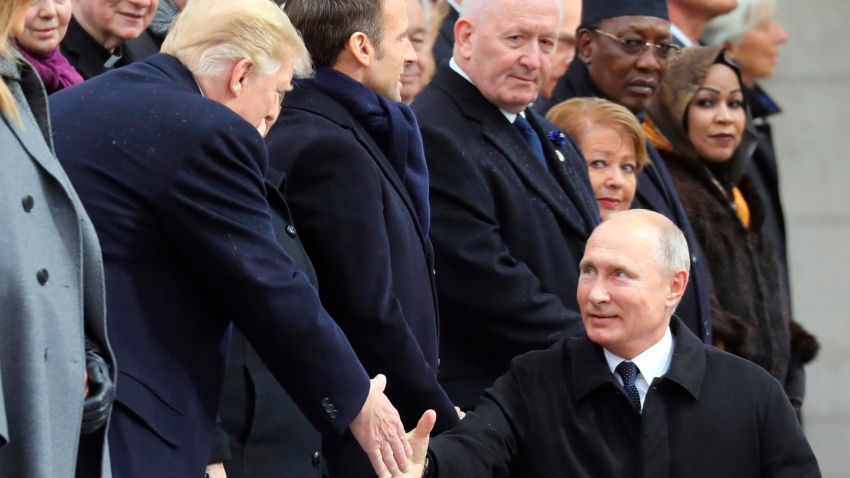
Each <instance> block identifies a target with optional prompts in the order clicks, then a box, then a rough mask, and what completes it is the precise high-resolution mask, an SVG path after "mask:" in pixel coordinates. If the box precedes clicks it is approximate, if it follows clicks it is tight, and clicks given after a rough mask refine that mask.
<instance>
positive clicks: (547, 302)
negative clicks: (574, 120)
mask: <svg viewBox="0 0 850 478" xmlns="http://www.w3.org/2000/svg"><path fill="white" fill-rule="evenodd" d="M464 6H465V10H464V12H465V13H464V15H463V16H462V17H461V19H460V20H459V21H458V26H457V29H456V31H457V32H459V33H460V35H459V36H458V37H457V38H456V43H455V52H454V57H453V58H452V60H451V62H450V63H449V64H444V65H442V66H441V67H440V68H439V69H438V71H437V74H436V77H435V78H434V80H433V81H432V83H431V84H430V85H429V86H428V87H427V88H426V89H425V90H424V91H423V92H422V93H421V94H420V96H419V97H418V98H417V99H416V101H415V103H414V110H415V111H416V114H417V117H418V118H419V123H420V126H421V129H422V136H423V140H424V142H425V154H426V157H427V158H428V167H429V171H430V175H431V207H432V212H433V218H432V220H433V225H432V229H431V237H432V240H433V241H434V245H435V249H436V256H437V288H438V292H439V298H440V313H441V350H442V363H441V367H440V380H441V382H442V383H443V386H444V387H446V390H447V391H448V392H449V396H451V397H452V399H453V400H455V401H456V402H457V403H458V404H459V405H460V406H461V407H462V408H467V409H468V408H471V407H472V406H473V405H474V404H475V402H476V401H477V399H478V396H479V395H480V393H481V392H482V391H483V390H484V389H485V388H486V387H488V386H490V385H491V384H492V383H493V381H494V380H495V379H496V377H498V376H499V375H501V374H502V373H504V372H505V370H507V368H508V365H509V363H510V360H511V359H512V358H513V357H515V356H516V355H519V354H522V353H524V352H527V351H529V350H535V349H542V348H546V347H549V346H550V345H552V344H553V343H555V342H556V341H557V340H558V338H559V337H560V336H562V335H565V334H567V335H572V334H577V333H580V332H581V321H580V317H579V314H578V305H577V304H576V302H575V297H574V296H573V294H572V293H571V292H570V291H571V290H573V289H574V288H575V286H576V283H577V280H578V261H579V259H580V258H581V251H582V250H583V249H584V244H585V240H586V239H587V237H588V236H589V235H590V231H591V230H592V229H593V227H594V226H595V225H596V223H597V222H598V221H599V213H598V210H597V208H596V203H595V199H594V197H593V193H592V191H591V188H590V182H589V180H588V178H587V167H586V166H585V165H584V160H583V158H582V157H581V155H580V154H579V153H578V150H577V148H576V146H575V145H574V143H573V142H572V141H571V140H570V139H569V137H567V136H566V135H565V134H564V133H562V132H561V131H560V130H559V129H558V128H557V127H556V126H554V125H552V124H551V123H548V122H547V121H545V120H544V119H542V118H541V117H540V116H538V115H536V114H534V113H533V112H531V111H530V110H528V109H527V106H528V104H529V103H530V102H531V101H532V100H533V99H534V97H535V96H536V94H537V92H538V91H539V88H540V85H541V84H542V82H543V81H544V80H545V78H546V76H547V74H548V69H549V67H550V61H551V55H550V53H551V51H552V49H553V48H554V46H555V42H556V41H557V34H558V10H559V8H560V2H559V1H558V0H535V1H533V2H517V1H514V0H498V1H492V2H489V3H488V2H487V1H484V0H467V2H466V3H465V4H464ZM526 12H528V15H526V14H525V13H526ZM520 13H522V15H521V14H520ZM519 29H522V30H524V31H528V32H530V33H529V34H528V35H526V36H524V37H521V38H522V42H525V43H521V42H519V40H517V45H516V48H509V47H508V46H506V45H504V43H503V42H502V41H501V40H500V39H498V38H500V36H501V35H504V34H506V32H509V31H511V30H519ZM538 44H539V45H540V47H539V48H538V47H536V46H535V45H538ZM512 123H513V124H512ZM520 127H522V129H519V128H520Z"/></svg>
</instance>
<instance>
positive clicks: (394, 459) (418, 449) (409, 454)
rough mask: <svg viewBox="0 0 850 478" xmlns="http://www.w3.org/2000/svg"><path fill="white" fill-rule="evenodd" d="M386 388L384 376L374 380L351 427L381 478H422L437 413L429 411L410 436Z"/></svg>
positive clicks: (460, 414) (459, 414) (459, 416)
mask: <svg viewBox="0 0 850 478" xmlns="http://www.w3.org/2000/svg"><path fill="white" fill-rule="evenodd" d="M386 386H387V379H386V377H384V376H383V375H377V376H376V377H375V378H373V379H372V381H371V385H370V387H369V395H368V396H367V397H366V403H365V404H363V408H362V409H361V410H360V414H358V415H357V417H356V418H355V419H354V421H353V422H351V426H350V427H349V428H350V429H351V433H352V434H353V435H354V438H355V439H356V440H357V443H359V444H360V446H361V447H362V448H363V451H365V452H366V454H367V455H368V456H369V461H370V462H371V463H372V467H373V468H374V469H375V473H376V474H377V476H378V477H379V478H389V477H392V476H398V477H403V478H419V477H421V476H422V475H423V472H424V466H425V465H424V463H425V455H426V454H427V452H428V440H429V436H430V433H431V430H432V429H433V428H434V423H435V422H436V420H437V414H436V413H435V412H434V411H433V410H428V411H426V412H425V414H424V415H422V418H421V419H420V420H419V424H418V425H416V428H415V429H414V430H413V431H411V432H410V433H406V432H405V430H404V425H403V424H402V423H401V418H400V417H399V415H398V411H396V409H395V407H393V405H392V404H391V403H390V401H389V399H388V398H387V396H386V395H384V389H385V388H386ZM455 409H456V411H457V413H458V418H460V419H463V417H464V413H463V412H462V411H461V410H460V409H459V408H457V407H455Z"/></svg>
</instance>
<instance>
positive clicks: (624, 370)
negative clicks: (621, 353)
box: [617, 360, 640, 411]
mask: <svg viewBox="0 0 850 478" xmlns="http://www.w3.org/2000/svg"><path fill="white" fill-rule="evenodd" d="M617 373H618V374H620V377H621V378H622V379H623V390H625V392H626V396H628V397H629V400H631V401H632V405H634V406H635V408H637V410H638V411H640V394H639V393H638V390H637V387H635V378H636V377H637V374H638V373H639V371H638V368H637V365H635V364H634V363H632V362H629V361H627V360H623V361H622V362H620V365H617Z"/></svg>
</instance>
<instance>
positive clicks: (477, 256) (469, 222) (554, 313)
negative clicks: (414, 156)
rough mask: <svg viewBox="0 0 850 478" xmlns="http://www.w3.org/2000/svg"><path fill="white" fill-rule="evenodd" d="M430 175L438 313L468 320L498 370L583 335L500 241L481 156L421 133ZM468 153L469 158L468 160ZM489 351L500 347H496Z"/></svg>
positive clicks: (428, 130)
mask: <svg viewBox="0 0 850 478" xmlns="http://www.w3.org/2000/svg"><path fill="white" fill-rule="evenodd" d="M422 134H423V139H424V143H425V154H426V157H427V158H428V164H429V171H430V174H431V189H430V192H431V211H432V220H431V224H432V227H431V238H432V240H433V242H434V248H435V250H436V254H437V284H438V287H439V290H440V301H441V306H442V307H444V308H445V309H450V310H452V311H454V313H453V316H455V317H463V322H464V323H463V324H449V323H446V324H445V327H452V328H453V327H462V329H463V330H464V331H467V332H469V333H470V334H472V333H474V334H475V335H474V336H475V337H476V342H479V343H485V344H490V347H489V349H491V353H493V354H496V355H497V356H494V357H489V358H492V359H495V360H499V361H500V362H501V363H509V361H510V359H511V358H513V357H515V356H517V355H519V354H521V353H524V352H527V351H529V350H537V349H544V348H546V347H549V346H550V345H552V344H553V343H555V342H556V341H557V340H558V338H560V337H561V336H563V335H565V334H566V335H577V334H580V333H582V332H583V328H582V325H581V315H580V314H579V312H578V311H577V310H572V309H570V308H568V307H567V306H566V305H565V304H564V302H563V301H562V300H561V299H560V298H559V297H558V296H556V295H554V294H552V293H549V292H546V291H544V290H543V288H542V285H541V282H540V280H539V279H538V277H537V276H536V275H535V273H534V272H533V271H532V270H531V269H530V268H529V267H528V265H527V264H526V263H524V262H523V261H522V260H520V259H519V258H517V257H516V256H514V255H513V254H512V253H511V250H510V248H509V247H508V245H507V244H506V242H505V240H504V239H503V238H502V235H501V227H500V224H499V219H498V215H497V209H498V207H499V205H498V202H499V201H500V200H502V198H499V197H495V196H496V194H498V193H496V192H494V191H493V190H492V186H491V184H489V183H488V177H487V176H488V175H490V174H498V172H492V171H487V168H488V167H492V166H486V165H484V162H481V161H479V160H480V158H472V157H466V155H468V154H487V153H486V152H484V153H482V152H481V151H476V150H475V149H474V148H472V149H471V148H470V147H469V146H468V145H466V144H463V143H462V142H460V141H458V140H456V139H455V136H454V135H449V134H448V133H447V132H445V131H443V130H442V129H439V128H434V127H433V126H430V125H429V126H426V127H423V130H422ZM470 149H471V150H472V153H470ZM492 344H498V347H493V346H492Z"/></svg>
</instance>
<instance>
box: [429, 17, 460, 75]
mask: <svg viewBox="0 0 850 478" xmlns="http://www.w3.org/2000/svg"><path fill="white" fill-rule="evenodd" d="M459 17H460V15H459V14H458V13H457V10H455V9H454V7H452V6H449V12H448V13H447V14H446V17H445V18H443V21H442V22H441V23H440V31H439V32H437V38H435V39H434V46H433V48H432V50H431V51H432V52H433V54H434V64H435V65H437V66H439V65H441V64H442V63H446V62H448V61H449V59H450V58H451V57H452V53H453V52H454V48H455V23H457V19H458V18H459Z"/></svg>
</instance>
